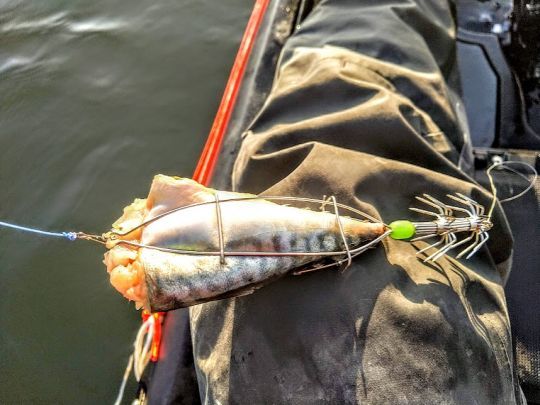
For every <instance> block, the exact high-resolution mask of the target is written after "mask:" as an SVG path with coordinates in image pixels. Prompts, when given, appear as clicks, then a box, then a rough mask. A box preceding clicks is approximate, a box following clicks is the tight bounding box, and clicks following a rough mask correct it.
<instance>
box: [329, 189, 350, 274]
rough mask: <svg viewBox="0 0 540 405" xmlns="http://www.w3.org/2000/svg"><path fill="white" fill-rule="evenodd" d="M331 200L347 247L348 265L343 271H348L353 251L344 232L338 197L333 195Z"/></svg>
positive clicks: (344, 244)
mask: <svg viewBox="0 0 540 405" xmlns="http://www.w3.org/2000/svg"><path fill="white" fill-rule="evenodd" d="M329 200H330V201H331V202H332V205H333V206H334V214H336V222H337V224H338V227H339V233H340V234H341V239H342V240H343V246H344V247H345V251H346V252H347V264H346V265H345V268H344V269H343V270H346V269H347V268H348V267H349V266H350V265H351V263H352V255H351V249H350V248H349V243H348V242H347V236H346V235H345V231H344V230H343V224H342V223H341V217H340V216H339V209H338V206H337V201H336V197H334V196H333V195H332V196H330V198H329Z"/></svg>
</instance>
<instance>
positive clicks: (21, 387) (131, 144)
mask: <svg viewBox="0 0 540 405" xmlns="http://www.w3.org/2000/svg"><path fill="white" fill-rule="evenodd" d="M252 3H253V2H252V1H249V0H227V1H226V2H224V1H222V0H205V1H202V0H184V1H181V0H151V1H150V0H147V1H140V0H139V1H135V0H117V1H110V0H107V1H100V0H41V1H30V0H18V1H9V0H7V1H6V0H0V219H4V220H11V221H15V222H18V223H21V224H27V225H33V226H37V227H43V228H47V229H52V230H85V231H88V232H96V233H100V232H102V231H104V230H106V229H107V227H108V226H110V224H111V222H112V221H113V220H114V219H115V218H116V217H118V216H119V215H120V214H121V209H122V207H123V206H124V205H126V204H127V203H129V202H130V201H131V200H132V199H133V198H134V197H135V196H144V195H145V193H146V192H147V191H148V186H149V184H150V181H151V179H152V176H153V175H154V174H155V173H167V174H178V175H183V176H190V175H191V173H192V171H193V169H194V165H195V162H196V159H197V157H198V155H199V153H200V150H201V147H202V145H203V143H204V139H205V137H206V134H207V132H208V129H209V127H210V125H211V121H212V118H213V115H214V113H215V110H216V108H217V105H218V103H219V99H220V97H221V92H222V90H223V86H224V83H225V81H226V78H227V75H228V71H229V68H230V66H231V63H232V60H233V58H234V54H235V52H236V49H237V46H238V43H239V41H240V37H241V34H242V31H243V28H244V26H245V24H246V22H247V19H248V17H249V13H250V9H251V6H252ZM102 254H103V250H102V249H101V248H100V247H99V246H97V245H92V244H88V243H84V242H75V243H72V242H68V241H64V240H55V239H47V238H41V237H34V236H31V235H27V234H20V233H15V232H12V231H4V230H0V403H2V404H4V403H7V404H11V403H54V404H59V403H68V404H71V403H77V404H80V403H92V404H96V403H112V401H113V400H114V398H115V396H116V392H117V388H118V385H119V382H120V378H121V375H122V372H123V369H124V367H125V363H126V360H127V357H128V355H129V353H130V348H131V344H132V341H133V338H134V335H135V332H136V329H137V327H138V325H139V322H140V315H139V313H138V312H136V311H135V310H134V309H133V307H132V306H131V305H130V304H128V303H127V302H126V301H125V300H124V299H123V298H122V297H121V296H120V295H119V294H117V293H116V292H115V291H113V289H112V287H110V286H109V283H108V276H107V274H106V272H105V269H104V266H103V265H102V264H101V260H102ZM128 394H129V392H128Z"/></svg>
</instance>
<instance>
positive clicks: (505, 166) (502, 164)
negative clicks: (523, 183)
mask: <svg viewBox="0 0 540 405" xmlns="http://www.w3.org/2000/svg"><path fill="white" fill-rule="evenodd" d="M509 164H515V165H522V166H525V167H526V168H528V169H529V170H531V172H532V173H533V177H532V179H531V180H529V179H528V178H527V177H526V176H525V175H524V174H522V173H520V172H518V171H517V170H515V169H513V168H512V167H510V166H508V165H509ZM495 168H499V169H504V170H508V171H509V172H512V173H515V174H517V175H519V176H520V177H521V178H524V179H525V180H527V181H528V182H529V184H528V186H527V187H526V188H525V189H524V190H523V191H522V192H521V193H518V194H516V195H513V196H510V197H508V198H503V199H502V200H499V199H498V197H497V186H495V179H494V178H493V175H492V174H491V171H492V170H493V169H495ZM486 175H487V177H488V179H489V186H490V188H491V194H492V195H493V201H492V202H491V206H490V207H489V211H488V214H487V216H488V218H491V215H492V214H493V210H494V209H495V204H496V203H497V200H499V202H501V203H505V202H509V201H513V200H516V199H518V198H521V197H523V196H524V195H525V193H527V192H528V191H529V190H530V189H531V188H533V187H534V184H535V183H536V180H537V179H538V172H537V171H536V169H535V168H534V167H533V166H532V165H530V164H529V163H526V162H520V161H518V160H507V161H504V162H495V163H493V164H492V165H491V166H490V167H489V168H488V169H487V170H486Z"/></svg>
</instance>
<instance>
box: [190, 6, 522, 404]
mask: <svg viewBox="0 0 540 405" xmlns="http://www.w3.org/2000/svg"><path fill="white" fill-rule="evenodd" d="M454 60H455V59H454V22H453V19H452V13H451V7H450V6H449V5H448V4H446V3H444V2H435V1H433V2H428V1H381V2H371V1H358V0H356V1H352V0H350V1H345V0H327V1H321V2H319V3H318V6H317V7H316V8H315V9H314V11H313V12H312V13H311V14H310V15H309V16H308V17H307V18H306V19H305V21H304V22H303V23H302V26H301V27H300V29H299V30H297V32H296V33H295V34H294V35H293V36H292V37H291V38H289V39H288V41H287V43H286V44H285V47H284V49H283V53H282V55H281V61H280V65H279V68H278V71H277V72H276V79H275V83H274V88H273V89H272V92H271V93H270V95H269V97H268V99H267V101H266V103H265V105H264V107H263V108H262V110H261V111H260V113H259V115H258V116H257V118H256V119H255V121H254V122H253V124H252V125H251V126H250V128H248V129H247V131H246V133H245V138H244V140H243V144H242V147H241V149H240V153H239V155H238V158H237V161H236V164H235V167H234V172H233V173H231V175H232V183H233V186H234V189H235V191H245V192H251V193H263V194H265V193H266V194H272V195H293V196H303V197H313V198H321V197H322V196H323V195H334V196H336V198H337V200H338V201H339V202H341V203H344V204H347V205H350V206H352V207H355V208H357V209H361V210H364V211H367V212H368V213H370V214H371V215H373V216H375V217H378V218H380V219H381V220H383V221H385V222H387V223H388V222H390V221H392V220H395V219H402V218H412V219H414V220H425V219H426V218H422V217H421V216H420V214H413V213H411V212H410V211H409V210H408V208H409V207H410V206H418V202H416V201H415V199H414V197H415V196H418V195H422V193H429V194H431V195H433V196H435V197H437V198H441V199H444V198H445V197H444V196H445V195H446V194H447V193H455V192H461V193H463V194H466V195H470V196H471V197H472V198H474V199H475V200H477V201H479V202H480V203H481V204H483V205H485V206H487V205H489V203H490V198H489V195H488V193H486V192H485V191H484V190H483V189H481V188H480V187H478V186H477V185H475V184H474V183H473V182H472V180H470V178H469V177H468V176H467V175H466V174H464V172H463V171H462V170H460V162H462V161H463V160H464V159H463V158H464V154H465V153H466V149H465V148H464V145H465V143H466V136H465V135H464V131H463V129H462V128H461V126H460V125H459V124H458V119H457V117H456V113H455V109H454V106H453V105H452V103H451V101H450V100H451V95H450V90H449V87H448V85H447V83H449V81H451V77H450V76H451V74H452V73H451V72H452V69H453V61H454ZM452 86H453V84H452ZM221 175H228V174H226V173H222V174H221ZM493 222H494V228H493V230H492V231H491V233H490V235H491V238H490V241H489V243H488V245H487V248H484V249H482V250H481V251H480V252H479V254H477V255H476V256H475V257H474V258H473V259H472V260H470V261H463V260H455V259H453V258H452V257H450V256H447V257H445V258H443V259H441V260H440V261H439V262H438V263H437V264H425V263H423V262H422V261H421V260H420V259H419V258H418V257H417V256H416V252H417V250H418V249H419V248H421V247H424V246H426V243H425V242H417V243H414V244H413V243H410V242H404V241H394V240H392V239H388V240H386V241H385V242H384V243H383V244H381V245H379V246H378V247H376V248H374V249H372V250H371V251H369V252H367V253H364V254H362V255H361V256H359V257H358V258H356V259H355V260H354V262H353V265H352V266H351V267H350V268H349V269H348V270H346V271H345V272H343V273H341V272H339V271H337V270H332V269H330V270H324V271H319V272H314V273H310V274H307V275H302V276H290V277H286V278H284V279H281V280H279V281H277V282H275V283H274V284H271V285H269V286H267V287H265V288H263V289H261V290H260V291H257V292H256V293H254V294H252V295H250V296H246V297H239V298H236V299H229V300H222V301H217V302H213V303H208V304H203V305H198V306H195V307H192V308H191V309H190V324H191V331H192V341H193V353H194V357H195V366H196V371H197V379H198V384H199V392H200V395H201V399H202V401H203V403H221V404H226V403H242V404H248V403H249V404H251V403H276V404H281V403H294V404H313V403H369V404H383V403H392V404H394V403H412V404H416V403H456V404H469V403H477V404H497V403H500V404H511V403H519V402H520V396H519V387H518V384H517V380H516V379H515V378H514V361H513V353H512V346H511V335H510V327H509V321H508V313H507V307H506V302H505V296H504V290H503V284H504V280H505V279H506V277H507V276H508V268H509V263H510V260H511V254H512V238H511V235H510V232H509V229H508V226H507V223H506V219H505V217H504V215H503V214H502V212H501V211H500V210H499V209H498V208H497V210H496V211H495V214H494V217H493ZM424 257H425V256H424Z"/></svg>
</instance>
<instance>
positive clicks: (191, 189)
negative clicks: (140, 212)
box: [146, 174, 214, 217]
mask: <svg viewBox="0 0 540 405" xmlns="http://www.w3.org/2000/svg"><path fill="white" fill-rule="evenodd" d="M213 199H214V192H213V190H212V189H210V188H207V187H204V186H203V185H201V184H199V183H197V182H196V181H195V180H191V179H187V178H182V177H170V176H165V175H163V174H158V175H156V176H155V177H154V180H153V181H152V186H151V187H150V193H149V194H148V198H147V200H146V201H147V202H146V204H147V207H148V208H149V209H150V216H151V217H154V216H157V215H160V214H162V213H164V212H167V211H170V210H172V209H175V208H180V207H185V206H187V205H191V204H196V203H200V202H206V201H212V200H213Z"/></svg>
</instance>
